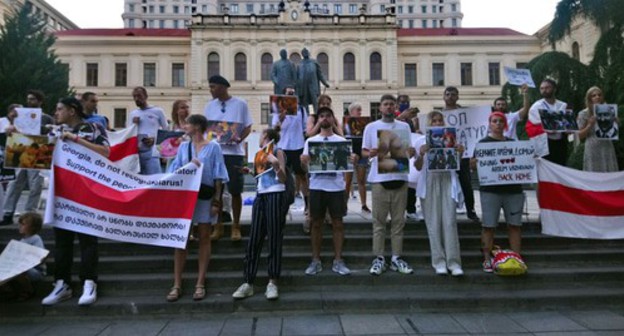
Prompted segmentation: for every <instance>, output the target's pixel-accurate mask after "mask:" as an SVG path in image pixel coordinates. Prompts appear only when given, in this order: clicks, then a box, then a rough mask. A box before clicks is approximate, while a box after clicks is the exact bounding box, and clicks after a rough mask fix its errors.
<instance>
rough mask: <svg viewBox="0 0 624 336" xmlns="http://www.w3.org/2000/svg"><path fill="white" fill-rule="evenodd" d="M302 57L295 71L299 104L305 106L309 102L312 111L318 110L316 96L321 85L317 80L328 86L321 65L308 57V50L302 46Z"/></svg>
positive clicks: (319, 92)
mask: <svg viewBox="0 0 624 336" xmlns="http://www.w3.org/2000/svg"><path fill="white" fill-rule="evenodd" d="M301 55H303V59H302V60H301V63H300V64H299V68H298V71H297V74H298V76H297V77H298V80H299V81H298V85H297V95H298V96H299V104H300V105H301V106H304V107H305V108H307V107H308V106H309V105H310V104H312V106H314V112H315V113H316V111H317V110H318V102H317V100H318V96H319V95H320V94H321V86H320V84H319V82H321V83H323V85H324V86H325V87H326V88H329V84H328V83H327V80H325V76H323V71H321V66H320V65H319V64H318V63H317V62H316V60H313V59H310V52H309V51H308V49H306V48H303V50H301Z"/></svg>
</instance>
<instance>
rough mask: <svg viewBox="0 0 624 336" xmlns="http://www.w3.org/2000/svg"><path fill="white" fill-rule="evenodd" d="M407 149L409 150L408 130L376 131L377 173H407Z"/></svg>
mask: <svg viewBox="0 0 624 336" xmlns="http://www.w3.org/2000/svg"><path fill="white" fill-rule="evenodd" d="M408 148H410V132H409V130H406V129H393V130H377V173H378V174H397V173H398V174H407V173H409V154H408Z"/></svg>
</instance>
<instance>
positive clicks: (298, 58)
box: [288, 53, 301, 66]
mask: <svg viewBox="0 0 624 336" xmlns="http://www.w3.org/2000/svg"><path fill="white" fill-rule="evenodd" d="M288 59H289V60H290V61H291V62H293V63H295V65H297V66H298V65H299V63H301V55H299V54H298V53H292V54H290V57H289V58H288Z"/></svg>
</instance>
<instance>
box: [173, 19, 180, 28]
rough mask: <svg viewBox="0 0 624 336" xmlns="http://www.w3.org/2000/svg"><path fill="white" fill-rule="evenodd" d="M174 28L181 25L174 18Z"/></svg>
mask: <svg viewBox="0 0 624 336" xmlns="http://www.w3.org/2000/svg"><path fill="white" fill-rule="evenodd" d="M173 28H175V29H178V28H180V25H179V24H178V20H173Z"/></svg>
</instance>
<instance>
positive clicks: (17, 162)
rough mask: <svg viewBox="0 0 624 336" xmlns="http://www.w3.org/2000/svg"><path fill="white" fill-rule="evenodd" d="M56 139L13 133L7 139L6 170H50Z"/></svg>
mask: <svg viewBox="0 0 624 336" xmlns="http://www.w3.org/2000/svg"><path fill="white" fill-rule="evenodd" d="M55 142H56V138H53V137H48V136H40V135H27V134H22V133H12V134H11V135H10V136H9V137H7V145H6V150H5V160H4V168H8V169H14V168H20V169H50V167H51V166H52V152H53V151H54V144H55Z"/></svg>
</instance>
